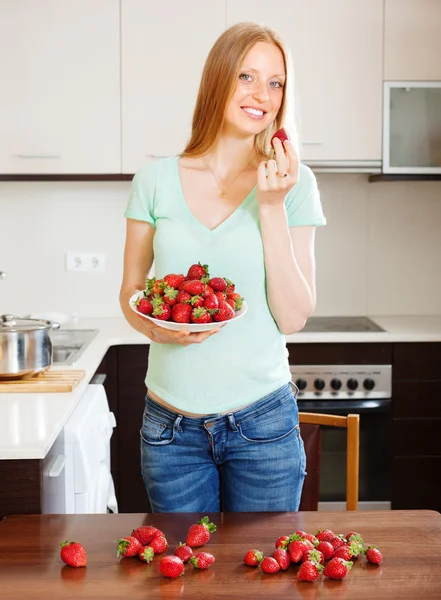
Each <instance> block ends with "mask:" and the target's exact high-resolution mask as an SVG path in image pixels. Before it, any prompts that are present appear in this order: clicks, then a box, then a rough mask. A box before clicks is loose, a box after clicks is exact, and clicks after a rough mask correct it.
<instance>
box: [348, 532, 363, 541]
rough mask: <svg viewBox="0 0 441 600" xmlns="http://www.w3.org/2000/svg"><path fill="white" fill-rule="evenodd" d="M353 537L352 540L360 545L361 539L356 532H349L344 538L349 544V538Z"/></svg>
mask: <svg viewBox="0 0 441 600" xmlns="http://www.w3.org/2000/svg"><path fill="white" fill-rule="evenodd" d="M352 536H354V539H355V540H356V541H357V542H360V544H363V538H362V537H361V535H360V534H359V533H357V532H356V531H350V532H349V533H347V534H346V535H345V538H346V539H347V540H348V542H351V541H352V540H351V537H352Z"/></svg>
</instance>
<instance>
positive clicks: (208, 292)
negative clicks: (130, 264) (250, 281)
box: [129, 262, 248, 332]
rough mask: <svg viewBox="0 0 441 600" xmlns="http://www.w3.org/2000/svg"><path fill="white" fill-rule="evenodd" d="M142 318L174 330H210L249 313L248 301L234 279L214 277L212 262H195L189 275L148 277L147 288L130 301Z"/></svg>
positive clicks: (138, 292)
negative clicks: (211, 274)
mask: <svg viewBox="0 0 441 600" xmlns="http://www.w3.org/2000/svg"><path fill="white" fill-rule="evenodd" d="M129 304H130V308H131V309H132V310H133V311H134V312H136V313H137V314H138V315H140V316H141V317H144V318H145V319H148V320H150V321H152V322H153V323H155V324H156V325H159V326H160V327H164V328H165V329H171V330H173V331H183V330H188V331H190V332H200V331H210V330H211V329H216V328H218V327H219V326H220V325H225V324H226V323H228V322H229V321H233V320H236V319H239V318H240V317H242V316H243V315H244V314H245V313H246V312H247V309H248V307H247V303H246V302H245V300H244V298H243V297H242V296H241V295H240V294H239V293H238V291H237V290H236V288H235V285H234V283H233V282H232V281H230V280H229V279H227V278H226V277H211V276H210V271H209V267H208V265H203V264H201V262H198V263H195V264H193V265H191V266H190V267H189V269H188V271H187V274H186V275H184V274H182V273H179V274H176V273H169V274H168V275H165V276H164V277H163V278H161V279H157V278H156V277H152V278H147V279H146V282H145V289H144V290H138V291H137V292H136V293H135V294H133V296H132V297H131V298H130V301H129Z"/></svg>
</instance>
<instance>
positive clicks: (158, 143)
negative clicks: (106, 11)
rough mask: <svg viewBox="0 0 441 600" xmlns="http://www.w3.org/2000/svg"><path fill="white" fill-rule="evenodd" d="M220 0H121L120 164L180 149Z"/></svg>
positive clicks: (215, 32)
mask: <svg viewBox="0 0 441 600" xmlns="http://www.w3.org/2000/svg"><path fill="white" fill-rule="evenodd" d="M224 29H225V0H216V2H206V1H205V0H192V2H191V4H190V5H189V4H188V3H186V2H181V0H169V1H168V2H164V3H160V2H156V3H152V2H145V1H144V0H121V51H122V156H123V159H122V170H123V173H134V172H136V171H137V170H138V169H139V168H140V166H141V165H142V164H143V163H145V162H148V161H149V160H152V159H154V158H155V157H158V156H169V155H174V154H178V153H179V152H182V150H183V149H184V147H185V144H186V142H187V141H188V139H189V135H190V132H191V121H192V116H193V109H194V105H195V102H196V97H197V93H198V88H199V83H200V78H201V75H202V69H203V66H204V63H205V59H206V57H207V55H208V52H209V50H210V48H211V46H212V45H213V43H214V42H215V40H216V38H217V37H218V36H219V35H220V34H221V33H222V31H223V30H224Z"/></svg>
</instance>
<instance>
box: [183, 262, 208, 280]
mask: <svg viewBox="0 0 441 600" xmlns="http://www.w3.org/2000/svg"><path fill="white" fill-rule="evenodd" d="M202 277H209V273H208V265H201V263H200V262H198V264H197V265H196V264H195V265H191V267H190V268H189V269H188V273H187V279H202Z"/></svg>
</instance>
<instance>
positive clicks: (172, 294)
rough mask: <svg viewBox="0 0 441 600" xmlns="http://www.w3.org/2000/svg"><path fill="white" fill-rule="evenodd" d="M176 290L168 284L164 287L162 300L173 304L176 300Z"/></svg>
mask: <svg viewBox="0 0 441 600" xmlns="http://www.w3.org/2000/svg"><path fill="white" fill-rule="evenodd" d="M178 294H179V292H178V290H175V289H174V288H172V287H169V286H168V285H167V286H166V287H165V288H164V302H165V303H166V304H168V305H169V306H174V305H175V304H176V302H177V295H178Z"/></svg>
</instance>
